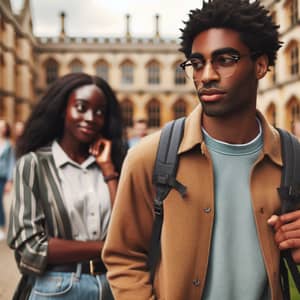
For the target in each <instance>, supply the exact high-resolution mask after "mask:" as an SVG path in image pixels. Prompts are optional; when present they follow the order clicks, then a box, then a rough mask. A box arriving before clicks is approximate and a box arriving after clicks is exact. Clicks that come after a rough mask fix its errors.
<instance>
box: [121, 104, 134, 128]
mask: <svg viewBox="0 0 300 300" xmlns="http://www.w3.org/2000/svg"><path fill="white" fill-rule="evenodd" d="M121 110H122V118H123V125H124V126H125V127H131V126H132V125H133V104H132V102H131V101H130V100H128V99H126V100H124V101H122V102H121Z"/></svg>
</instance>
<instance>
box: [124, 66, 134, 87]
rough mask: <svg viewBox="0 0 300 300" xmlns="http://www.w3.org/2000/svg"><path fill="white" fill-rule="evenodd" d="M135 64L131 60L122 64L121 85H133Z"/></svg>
mask: <svg viewBox="0 0 300 300" xmlns="http://www.w3.org/2000/svg"><path fill="white" fill-rule="evenodd" d="M133 70H134V68H133V63H132V62H131V61H129V60H126V61H124V62H123V63H122V64H121V83H122V84H133Z"/></svg>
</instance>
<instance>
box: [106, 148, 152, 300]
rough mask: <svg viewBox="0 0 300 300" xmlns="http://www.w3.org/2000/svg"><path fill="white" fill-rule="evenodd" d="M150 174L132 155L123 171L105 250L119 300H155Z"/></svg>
mask: <svg viewBox="0 0 300 300" xmlns="http://www.w3.org/2000/svg"><path fill="white" fill-rule="evenodd" d="M135 153H136V152H135ZM148 173H149V172H147V171H146V170H145V167H143V165H142V164H141V162H140V161H137V160H136V159H135V158H134V155H132V153H131V151H130V152H129V154H128V155H127V158H126V160H125V162H124V165H123V167H122V173H121V177H120V182H119V186H118V191H117V195H116V202H115V206H114V209H113V212H112V218H111V223H110V226H109V231H108V236H107V239H106V242H105V245H104V250H103V260H104V262H105V264H106V266H107V269H108V273H107V276H108V279H109V282H110V285H111V288H112V291H113V294H114V297H115V298H116V299H118V300H123V299H124V300H128V299H137V298H138V299H145V300H149V299H155V296H154V295H153V287H152V283H151V282H150V273H149V269H148V268H147V258H148V247H149V244H150V238H151V233H152V226H153V209H152V208H153V205H152V203H153V189H152V184H151V177H149V174H148Z"/></svg>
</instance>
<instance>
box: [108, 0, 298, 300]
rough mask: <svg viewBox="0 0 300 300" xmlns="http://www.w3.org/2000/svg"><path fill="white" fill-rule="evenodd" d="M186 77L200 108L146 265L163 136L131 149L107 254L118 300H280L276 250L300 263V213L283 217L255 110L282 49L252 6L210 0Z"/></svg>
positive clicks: (194, 15)
mask: <svg viewBox="0 0 300 300" xmlns="http://www.w3.org/2000/svg"><path fill="white" fill-rule="evenodd" d="M181 39H182V42H181V51H182V52H184V54H185V56H186V58H187V60H186V61H185V62H184V63H183V64H182V67H183V69H184V70H185V71H186V72H187V74H190V77H191V80H193V81H194V84H195V88H196V90H197V92H198V97H199V100H200V102H201V106H200V105H199V106H198V107H197V108H196V109H195V110H194V111H193V112H192V113H191V115H190V116H189V117H188V118H187V119H186V123H185V131H184V136H183V139H182V141H181V144H180V147H179V150H178V153H179V167H178V172H177V179H178V181H179V182H181V183H182V184H183V185H185V186H186V187H187V195H186V197H185V198H182V197H181V195H180V194H179V193H178V192H177V191H176V190H171V192H170V193H169V194H168V196H167V198H166V199H165V201H164V223H163V227H162V233H161V258H160V261H159V262H158V264H157V267H156V273H155V277H154V283H153V284H152V282H151V280H150V275H149V269H148V268H147V258H148V251H149V245H150V238H151V233H152V227H153V220H154V209H153V199H154V195H155V193H154V188H153V186H152V171H153V165H154V162H155V156H156V149H157V146H158V142H159V137H160V133H156V134H154V135H151V136H149V137H147V138H146V139H145V140H144V141H143V142H141V143H140V144H139V145H138V146H137V147H135V148H134V149H133V150H132V151H130V152H129V154H128V156H127V160H126V162H125V164H124V167H123V174H122V176H121V180H120V185H119V190H118V195H117V200H116V205H115V208H114V211H113V215H112V221H111V225H110V231H109V234H108V238H107V241H106V246H105V249H104V254H103V257H104V261H105V263H106V265H107V267H108V278H109V281H110V284H111V287H112V290H113V293H114V296H115V299H116V300H122V299H124V300H128V299H139V300H149V299H164V300H200V299H204V300H216V299H222V300H240V299H243V300H267V299H272V300H281V299H282V298H283V296H282V291H281V285H280V274H279V273H280V272H279V255H280V250H284V249H292V255H293V259H294V260H295V261H296V262H297V263H300V230H299V229H300V211H296V212H293V213H290V214H286V215H282V216H280V217H278V216H277V215H276V212H277V211H278V210H279V209H280V205H281V202H280V199H279V195H278V193H277V187H279V186H280V179H281V171H282V157H281V146H280V137H279V134H278V132H277V131H276V130H275V129H274V128H273V127H272V126H271V125H270V124H268V123H267V121H266V120H265V118H264V117H263V115H262V114H261V113H260V112H259V111H257V109H256V98H257V87H258V81H259V80H260V79H261V78H263V77H264V76H265V74H266V73H267V71H268V67H269V66H273V65H274V62H275V59H276V52H277V50H278V49H279V48H280V42H279V41H278V31H277V26H275V25H274V24H273V22H272V20H271V17H270V16H269V14H268V12H267V11H266V10H265V9H264V8H263V7H262V6H261V5H260V4H259V2H258V1H254V2H253V1H252V3H249V2H248V1H244V0H226V1H224V0H211V1H209V2H208V3H204V5H203V8H202V9H201V10H199V9H196V10H193V11H191V13H190V15H189V20H188V21H187V22H186V23H185V28H184V29H183V30H182V37H181Z"/></svg>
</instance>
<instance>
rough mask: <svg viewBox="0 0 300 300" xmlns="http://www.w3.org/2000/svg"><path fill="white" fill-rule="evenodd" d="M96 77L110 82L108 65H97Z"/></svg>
mask: <svg viewBox="0 0 300 300" xmlns="http://www.w3.org/2000/svg"><path fill="white" fill-rule="evenodd" d="M96 75H97V76H99V77H101V78H103V79H104V80H106V81H108V65H107V64H105V63H100V64H97V65H96Z"/></svg>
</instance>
